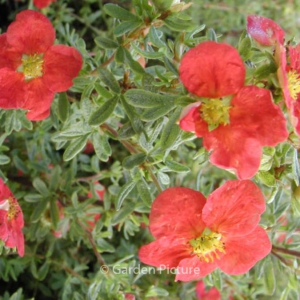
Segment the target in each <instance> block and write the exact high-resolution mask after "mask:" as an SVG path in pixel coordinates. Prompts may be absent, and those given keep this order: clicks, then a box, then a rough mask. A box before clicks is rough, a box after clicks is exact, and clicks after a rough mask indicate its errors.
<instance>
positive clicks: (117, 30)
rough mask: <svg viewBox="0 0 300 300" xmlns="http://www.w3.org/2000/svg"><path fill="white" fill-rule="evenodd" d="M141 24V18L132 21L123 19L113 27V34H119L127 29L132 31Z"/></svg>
mask: <svg viewBox="0 0 300 300" xmlns="http://www.w3.org/2000/svg"><path fill="white" fill-rule="evenodd" d="M141 24H142V22H141V20H133V21H125V22H122V23H121V24H119V25H118V26H117V27H115V29H114V35H115V36H121V35H123V34H125V33H126V32H128V31H133V30H134V29H136V28H138V27H139V26H140V25H141Z"/></svg>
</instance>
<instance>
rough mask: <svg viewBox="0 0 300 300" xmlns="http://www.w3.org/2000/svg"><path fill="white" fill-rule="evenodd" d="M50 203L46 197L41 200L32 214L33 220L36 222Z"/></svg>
mask: <svg viewBox="0 0 300 300" xmlns="http://www.w3.org/2000/svg"><path fill="white" fill-rule="evenodd" d="M47 204H48V201H47V200H46V199H44V200H42V201H40V202H39V203H38V204H37V205H36V206H35V208H34V210H33V213H32V216H31V222H32V223H36V222H37V221H38V220H39V219H40V218H41V216H42V213H43V212H44V210H45V209H46V207H47Z"/></svg>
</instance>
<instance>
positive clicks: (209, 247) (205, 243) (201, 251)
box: [190, 228, 226, 263]
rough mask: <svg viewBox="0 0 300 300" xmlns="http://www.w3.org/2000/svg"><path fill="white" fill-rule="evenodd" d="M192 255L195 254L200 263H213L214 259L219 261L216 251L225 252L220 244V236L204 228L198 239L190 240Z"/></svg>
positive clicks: (223, 246) (221, 243) (222, 244)
mask: <svg viewBox="0 0 300 300" xmlns="http://www.w3.org/2000/svg"><path fill="white" fill-rule="evenodd" d="M190 245H191V246H192V248H193V253H194V254H196V255H197V256H198V257H199V258H200V261H205V262H207V263H208V262H213V261H214V259H215V258H216V259H220V256H219V254H218V252H217V251H219V252H221V253H226V252H225V245H224V243H223V242H222V235H221V234H220V233H216V232H213V231H211V230H210V229H208V228H206V229H205V230H204V232H203V233H202V235H201V236H200V237H198V238H195V239H192V240H190Z"/></svg>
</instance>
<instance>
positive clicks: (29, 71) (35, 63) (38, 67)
mask: <svg viewBox="0 0 300 300" xmlns="http://www.w3.org/2000/svg"><path fill="white" fill-rule="evenodd" d="M43 56H44V55H43V54H33V55H23V57H22V65H21V66H20V67H19V68H18V69H17V70H18V71H19V72H22V73H23V74H24V76H25V80H26V81H29V80H32V79H34V78H38V77H41V76H43V64H44V60H43Z"/></svg>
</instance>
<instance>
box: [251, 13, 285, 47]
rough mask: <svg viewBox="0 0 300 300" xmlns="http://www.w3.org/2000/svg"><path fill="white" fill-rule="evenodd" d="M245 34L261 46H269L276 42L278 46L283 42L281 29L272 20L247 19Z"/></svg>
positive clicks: (260, 17)
mask: <svg viewBox="0 0 300 300" xmlns="http://www.w3.org/2000/svg"><path fill="white" fill-rule="evenodd" d="M247 32H248V33H249V34H250V35H251V37H252V38H254V39H255V40H256V41H257V42H258V43H260V44H261V45H265V46H270V45H275V44H276V42H278V43H280V44H283V42H284V35H285V34H284V31H283V29H282V28H281V27H280V26H279V25H278V24H277V23H276V22H274V21H273V20H271V19H268V18H265V17H262V16H258V15H250V16H248V17H247Z"/></svg>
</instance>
